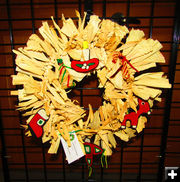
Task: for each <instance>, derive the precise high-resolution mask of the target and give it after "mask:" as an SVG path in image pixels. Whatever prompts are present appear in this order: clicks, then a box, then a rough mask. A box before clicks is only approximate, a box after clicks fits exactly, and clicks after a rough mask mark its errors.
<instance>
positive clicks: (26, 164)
mask: <svg viewBox="0 0 180 182" xmlns="http://www.w3.org/2000/svg"><path fill="white" fill-rule="evenodd" d="M157 2H158V3H163V2H170V1H155V0H148V1H138V0H137V1H136V0H135V1H131V0H125V1H107V0H103V1H93V0H87V1H81V0H77V1H72V2H70V1H68V2H66V1H63V2H62V1H58V0H54V1H52V2H49V1H44V2H43V1H35V2H34V0H30V1H22V2H21V1H15V2H13V1H9V0H6V1H5V2H3V3H0V6H1V7H4V8H5V9H6V13H7V16H6V17H7V18H1V19H0V23H8V28H7V29H5V28H2V29H0V31H2V32H3V31H8V32H9V40H10V42H9V43H3V42H2V43H0V46H10V48H11V50H12V49H14V48H16V47H17V46H24V45H25V43H24V42H22V43H15V42H14V32H15V31H22V29H21V28H14V27H13V23H14V22H16V21H19V22H21V21H31V23H32V28H31V29H29V28H23V31H32V33H35V32H36V31H37V28H38V27H36V25H35V21H37V20H50V18H47V17H46V18H36V17H35V16H34V6H35V5H39V6H42V5H53V6H54V17H55V20H56V21H57V22H59V20H60V18H59V17H58V5H62V4H67V5H70V4H76V5H77V7H78V10H79V11H80V12H82V9H83V8H84V10H86V11H87V12H88V13H89V16H90V14H91V13H93V10H94V9H93V6H94V5H95V4H102V18H110V17H107V15H106V10H107V8H108V5H109V4H110V3H113V4H114V6H116V5H118V3H120V4H126V5H127V6H126V7H127V8H126V14H125V17H126V18H129V15H130V6H131V4H133V3H150V4H151V5H150V6H151V13H150V16H141V17H136V18H137V19H149V20H150V24H149V26H141V25H138V26H133V27H135V28H148V29H149V37H152V34H153V28H162V26H154V25H153V23H154V20H156V19H167V20H170V19H173V20H174V25H173V27H172V26H164V27H163V28H173V35H172V41H166V40H164V41H162V42H161V43H164V44H169V45H170V46H171V48H170V49H169V50H164V51H163V52H170V64H168V65H165V66H164V67H167V68H168V75H169V79H170V82H171V83H172V89H170V90H168V91H167V92H166V93H165V96H164V97H166V98H168V99H166V103H165V106H164V107H162V108H160V107H159V108H155V109H160V110H161V109H162V110H163V111H164V113H165V114H164V115H163V114H154V115H161V116H162V117H163V124H162V126H161V127H155V128H153V127H151V128H146V129H145V130H146V131H147V130H148V129H153V130H154V131H153V132H146V133H145V132H143V133H142V134H141V135H140V145H133V146H132V145H128V144H125V143H123V142H122V143H121V148H120V150H119V153H118V154H119V155H120V162H117V163H115V162H114V163H111V162H110V166H111V169H112V170H116V172H114V173H113V175H114V176H116V177H115V178H114V179H113V176H112V175H111V172H109V175H108V171H105V169H103V168H102V167H100V169H96V171H95V174H94V175H93V176H92V178H91V179H89V181H137V182H139V181H157V182H160V181H163V175H164V165H165V160H166V155H167V154H168V152H167V151H166V147H167V142H168V140H169V139H174V140H173V141H175V142H179V140H178V139H179V138H180V137H179V136H177V137H175V136H168V128H169V127H170V126H173V125H175V126H179V123H178V121H179V119H180V118H179V119H177V120H176V121H177V124H173V123H172V124H171V122H172V121H173V120H172V119H171V118H170V114H171V109H172V108H173V107H177V108H179V106H172V104H173V103H179V102H174V101H173V100H172V95H173V90H179V89H180V88H179V87H175V86H176V85H178V84H180V83H179V82H176V83H175V82H174V80H175V71H178V68H177V65H179V63H177V55H178V51H179V50H178V46H179V36H180V24H179V20H180V18H179V14H178V12H179V10H180V9H179V2H178V0H177V1H173V2H174V5H175V6H176V9H175V14H174V16H154V7H155V5H156V3H157ZM171 2H172V1H171ZM24 5H26V6H30V14H31V17H29V18H12V15H11V10H12V8H13V7H14V6H24ZM114 13H115V12H114ZM127 26H128V27H130V28H131V25H130V24H127ZM0 55H11V56H12V57H11V59H12V65H11V66H7V67H6V66H1V67H0V69H12V68H13V69H14V68H15V55H14V54H12V52H11V51H9V52H0ZM10 75H11V73H10V74H1V75H0V77H1V79H4V78H6V77H9V76H10ZM81 86H83V84H81V85H80V87H79V88H78V89H77V90H79V97H80V105H81V106H83V98H84V97H85V94H83V93H84V92H83V91H84V90H85V89H86V90H87V89H89V90H96V89H97V88H83V87H81ZM7 90H8V91H9V90H12V88H11V87H6V88H1V89H0V91H7ZM96 96H97V97H99V95H96ZM0 97H1V98H3V97H4V95H2V96H0ZM5 97H10V98H11V97H12V96H10V95H6V96H5ZM94 109H96V108H94ZM13 110H14V109H12V108H3V104H1V112H3V111H8V112H9V113H10V111H13ZM9 113H8V114H7V115H4V114H2V117H1V118H3V117H13V118H19V120H20V121H21V120H22V118H21V116H20V115H14V113H13V114H12V115H11V114H9ZM0 124H1V125H0V127H1V156H2V158H1V160H2V170H3V178H4V181H7V182H10V181H64V182H66V181H87V176H86V173H87V168H86V164H85V162H84V160H81V161H79V164H74V165H71V166H70V167H69V168H68V167H67V164H66V162H65V156H64V153H63V151H62V149H60V151H59V152H60V153H61V154H62V156H61V157H62V161H61V162H54V161H53V160H52V162H47V156H46V152H47V150H46V146H45V145H43V144H42V145H41V146H39V145H32V146H31V145H30V146H29V145H27V143H26V141H25V136H24V131H23V130H22V129H20V128H18V127H17V128H6V127H4V126H3V122H2V119H1V122H0ZM7 131H12V132H10V133H8V134H6V133H7ZM156 131H157V132H156ZM145 135H150V136H151V135H158V136H159V137H161V144H160V145H148V144H147V143H146V144H145V141H144V136H145ZM7 136H8V137H9V136H10V137H18V136H19V137H20V138H21V144H20V146H16V145H15V146H13V145H8V143H7V142H6V137H7ZM37 148H38V149H40V150H39V152H41V153H42V161H41V162H39V161H37V162H31V161H28V155H29V153H30V151H29V149H37ZM127 148H131V149H132V150H131V152H134V154H135V153H138V155H139V161H138V162H134V161H132V163H129V162H126V161H125V158H124V156H125V154H126V153H127V152H129V151H127V150H126V149H127ZM16 149H17V151H16V152H19V149H20V152H21V153H22V157H23V161H20V162H15V163H13V162H10V161H9V157H10V156H9V155H10V154H9V153H8V152H7V150H12V152H13V151H15V150H16ZM148 149H149V150H148ZM149 151H150V152H151V151H156V152H157V151H158V152H159V156H160V157H159V160H158V161H157V162H154V161H152V162H149V163H145V162H143V155H144V154H145V152H149ZM169 153H170V154H178V155H179V152H176V151H173V152H169ZM178 155H177V157H178ZM54 158H55V159H57V158H56V157H54ZM55 161H56V160H55ZM37 165H38V166H39V168H38V169H37V171H38V174H40V175H41V176H40V177H38V178H37V176H36V174H35V170H33V169H35V168H34V167H35V166H37ZM148 165H152V166H158V172H157V174H154V176H153V177H151V174H150V175H148V174H147V175H146V174H145V175H144V174H143V167H144V166H147V168H148ZM13 166H15V167H14V168H13ZM17 166H18V167H17ZM32 166H34V167H32ZM50 166H57V168H58V166H61V168H60V169H59V170H57V171H56V172H54V171H55V169H54V168H52V169H51V168H50ZM99 166H100V165H99ZM132 166H134V167H132ZM55 168H56V167H55ZM71 168H72V170H71ZM131 168H132V169H134V168H138V172H137V173H135V174H128V173H127V174H128V175H126V173H124V170H126V169H131ZM11 169H13V170H15V173H13V172H12V171H11ZM31 170H32V171H31ZM117 171H118V172H117ZM18 173H19V174H20V175H19V176H18V175H17V174H18ZM59 173H60V175H59ZM54 175H57V176H58V177H57V178H54ZM32 176H33V177H32ZM77 176H78V177H77Z"/></svg>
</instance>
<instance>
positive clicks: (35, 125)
mask: <svg viewBox="0 0 180 182" xmlns="http://www.w3.org/2000/svg"><path fill="white" fill-rule="evenodd" d="M47 120H48V116H47V115H46V112H45V110H44V109H40V110H39V111H38V112H37V113H36V114H35V115H34V117H33V118H32V119H31V121H30V122H29V127H30V129H31V130H32V131H33V133H34V134H35V136H36V137H37V138H40V137H42V135H43V128H42V126H43V125H44V124H45V122H46V121H47Z"/></svg>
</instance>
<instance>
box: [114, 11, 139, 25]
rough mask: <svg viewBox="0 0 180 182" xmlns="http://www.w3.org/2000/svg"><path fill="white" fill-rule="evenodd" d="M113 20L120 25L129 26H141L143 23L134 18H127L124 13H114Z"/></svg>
mask: <svg viewBox="0 0 180 182" xmlns="http://www.w3.org/2000/svg"><path fill="white" fill-rule="evenodd" d="M111 20H112V21H114V22H116V23H118V24H119V25H127V24H140V23H141V21H140V20H138V19H137V18H134V17H128V18H126V17H125V16H124V15H123V14H122V13H119V12H117V13H114V14H113V15H112V16H111Z"/></svg>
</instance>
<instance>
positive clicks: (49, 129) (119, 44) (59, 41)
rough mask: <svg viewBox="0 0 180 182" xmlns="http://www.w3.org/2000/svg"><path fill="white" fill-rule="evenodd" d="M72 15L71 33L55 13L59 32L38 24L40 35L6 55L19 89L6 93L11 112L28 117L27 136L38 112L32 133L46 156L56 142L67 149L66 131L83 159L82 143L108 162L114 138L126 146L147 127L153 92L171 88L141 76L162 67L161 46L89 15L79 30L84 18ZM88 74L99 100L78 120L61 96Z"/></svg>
mask: <svg viewBox="0 0 180 182" xmlns="http://www.w3.org/2000/svg"><path fill="white" fill-rule="evenodd" d="M76 15H77V17H78V27H76V26H75V24H74V22H73V20H72V19H71V18H68V19H65V18H64V16H63V15H62V21H63V26H62V28H60V27H59V26H58V25H57V24H56V22H55V21H54V19H53V17H52V22H53V26H49V25H48V23H47V22H43V23H42V26H41V27H40V28H39V33H40V36H39V35H37V34H32V35H31V36H30V38H29V40H28V42H27V46H26V47H24V48H19V49H18V50H13V52H14V53H15V54H17V57H16V65H17V66H16V71H17V74H16V75H12V78H13V79H12V82H13V85H22V89H19V90H17V91H12V92H11V94H12V95H18V98H19V103H18V105H17V109H18V110H19V111H22V115H23V116H26V117H28V119H27V121H26V124H25V125H24V127H25V129H26V135H27V136H31V135H32V133H33V132H34V131H32V130H29V129H30V128H31V129H32V128H33V126H31V125H30V122H31V121H32V119H33V118H34V117H35V116H36V115H37V113H39V117H42V118H43V119H41V120H39V123H38V124H39V126H41V127H40V130H38V132H36V131H35V135H36V137H38V138H39V137H40V138H42V142H43V143H45V142H49V143H50V144H51V145H50V148H49V150H48V153H50V154H55V153H57V151H58V148H59V145H60V141H61V140H60V138H61V137H63V139H64V140H65V141H66V142H67V144H68V146H69V147H70V146H71V139H70V133H71V132H76V135H77V138H78V141H79V143H80V144H81V148H82V150H83V152H84V153H85V150H84V142H85V141H86V139H87V138H89V139H91V142H92V143H93V144H95V145H96V146H101V147H102V148H103V151H104V152H103V155H105V156H111V155H112V148H116V145H117V137H118V138H120V139H121V140H123V141H125V142H127V141H129V140H130V138H132V137H135V136H136V134H137V133H139V132H141V131H142V130H143V128H144V127H145V123H146V122H147V117H146V116H144V114H148V113H149V112H150V110H151V108H152V106H153V102H154V100H157V101H160V100H161V99H160V97H159V96H160V95H161V92H162V91H161V90H160V88H170V87H171V85H170V84H169V81H168V79H167V78H166V76H164V74H163V72H148V70H149V69H150V68H153V67H156V64H157V63H165V59H164V57H163V55H162V54H161V53H160V49H161V48H162V45H161V44H160V42H159V41H158V40H153V39H151V38H149V39H146V38H145V37H144V32H143V31H141V30H139V29H131V30H128V28H127V27H126V26H121V25H119V24H117V23H115V22H112V21H111V20H108V19H106V20H100V18H99V17H98V16H96V15H92V16H91V17H90V20H89V22H88V24H87V25H86V26H85V18H86V13H85V14H84V17H83V19H81V17H80V14H79V12H77V11H76ZM85 63H86V64H85ZM146 70H147V71H146ZM91 74H97V78H98V81H99V88H104V94H103V98H104V102H103V105H102V106H100V107H99V108H98V110H97V111H95V112H93V109H92V106H91V105H90V104H89V114H88V117H87V119H85V116H86V111H85V109H84V108H82V107H80V106H79V105H78V103H77V102H76V101H73V100H71V99H70V98H68V96H67V92H70V91H71V88H72V87H75V84H76V83H77V82H80V81H81V80H82V79H83V78H84V77H88V76H91ZM43 121H45V122H43ZM127 121H128V122H127Z"/></svg>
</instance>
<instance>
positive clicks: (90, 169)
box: [89, 166, 92, 177]
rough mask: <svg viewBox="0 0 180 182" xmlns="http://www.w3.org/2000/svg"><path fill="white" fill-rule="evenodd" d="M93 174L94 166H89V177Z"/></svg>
mask: <svg viewBox="0 0 180 182" xmlns="http://www.w3.org/2000/svg"><path fill="white" fill-rule="evenodd" d="M91 175H92V167H91V166H89V177H90V176H91Z"/></svg>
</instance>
